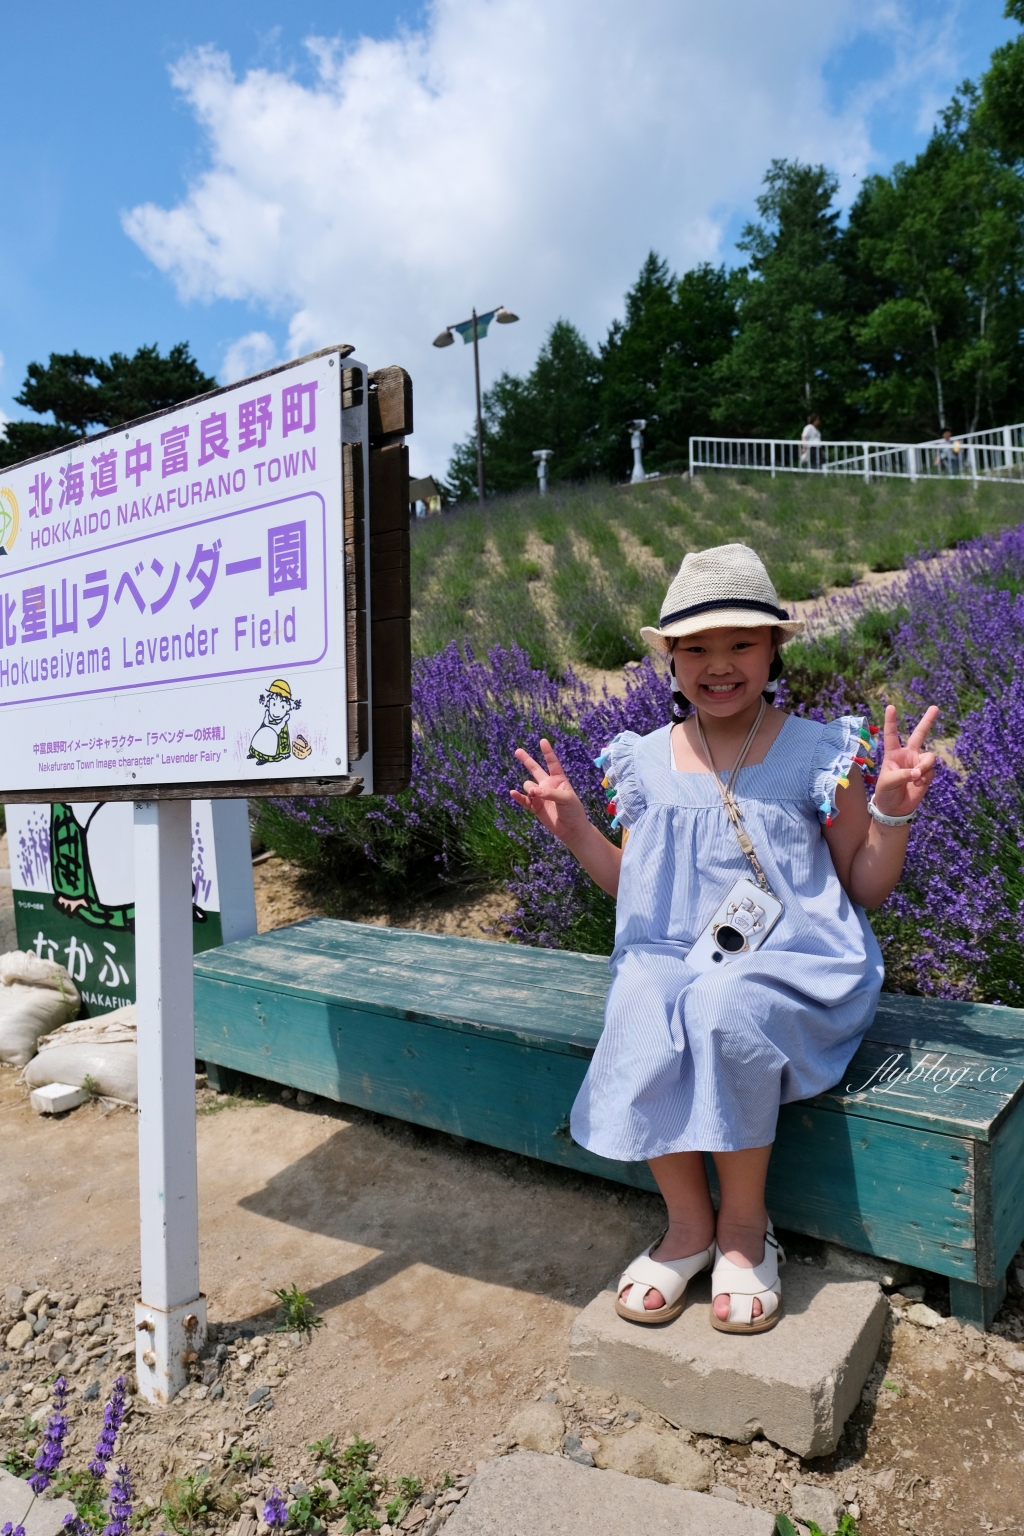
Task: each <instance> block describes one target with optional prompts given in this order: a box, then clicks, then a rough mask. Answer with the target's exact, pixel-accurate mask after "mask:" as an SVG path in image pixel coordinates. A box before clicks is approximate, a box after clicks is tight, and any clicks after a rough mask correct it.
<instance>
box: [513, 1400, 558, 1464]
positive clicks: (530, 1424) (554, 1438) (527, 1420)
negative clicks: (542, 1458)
mask: <svg viewBox="0 0 1024 1536" xmlns="http://www.w3.org/2000/svg"><path fill="white" fill-rule="evenodd" d="M508 1433H509V1439H510V1440H514V1441H515V1443H516V1444H517V1445H518V1446H520V1447H521V1449H522V1450H524V1451H540V1452H541V1453H542V1454H544V1455H548V1456H550V1455H552V1454H553V1453H554V1452H555V1451H557V1450H558V1448H559V1446H560V1445H561V1443H562V1436H563V1435H564V1434H565V1420H564V1419H563V1417H562V1410H561V1408H559V1406H558V1404H557V1403H528V1404H527V1406H526V1407H525V1408H521V1409H520V1410H519V1412H518V1413H517V1414H516V1416H515V1418H514V1419H513V1420H512V1422H511V1424H510V1425H509V1430H508Z"/></svg>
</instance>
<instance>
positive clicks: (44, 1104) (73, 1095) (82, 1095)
mask: <svg viewBox="0 0 1024 1536" xmlns="http://www.w3.org/2000/svg"><path fill="white" fill-rule="evenodd" d="M88 1097H89V1095H88V1093H87V1092H86V1090H85V1089H84V1088H72V1087H71V1086H70V1084H68V1083H47V1085H46V1087H45V1088H33V1090H32V1092H31V1093H30V1094H29V1096H28V1101H29V1103H30V1104H31V1106H32V1108H33V1109H34V1110H35V1112H36V1114H37V1115H62V1114H64V1112H65V1110H68V1109H77V1108H78V1106H79V1104H84V1103H85V1101H86V1099H87V1098H88Z"/></svg>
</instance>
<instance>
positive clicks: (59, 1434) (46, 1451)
mask: <svg viewBox="0 0 1024 1536" xmlns="http://www.w3.org/2000/svg"><path fill="white" fill-rule="evenodd" d="M67 1391H68V1384H67V1382H66V1381H65V1380H64V1377H63V1376H58V1377H57V1380H56V1381H55V1382H54V1384H53V1412H52V1413H51V1414H50V1417H49V1418H48V1419H47V1421H46V1429H45V1431H44V1433H43V1443H42V1445H41V1446H40V1447H39V1451H38V1453H37V1455H36V1459H35V1463H34V1465H35V1469H36V1470H35V1471H34V1472H33V1474H32V1476H31V1477H30V1478H29V1480H28V1485H29V1487H30V1488H31V1489H32V1492H33V1493H43V1492H45V1490H46V1489H47V1488H49V1486H50V1479H51V1475H52V1474H53V1473H54V1472H56V1470H57V1468H58V1467H59V1466H60V1464H61V1461H62V1460H63V1457H64V1436H65V1435H66V1434H67V1432H68V1420H67V1414H66V1412H65V1409H66V1408H67V1406H68V1398H67Z"/></svg>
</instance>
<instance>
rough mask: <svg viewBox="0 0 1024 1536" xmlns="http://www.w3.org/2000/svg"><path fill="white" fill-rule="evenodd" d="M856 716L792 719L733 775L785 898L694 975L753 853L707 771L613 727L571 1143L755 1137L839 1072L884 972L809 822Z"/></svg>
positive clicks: (654, 1147)
mask: <svg viewBox="0 0 1024 1536" xmlns="http://www.w3.org/2000/svg"><path fill="white" fill-rule="evenodd" d="M862 724H863V721H862V720H861V719H860V718H859V717H854V716H846V717H843V718H842V719H839V720H833V721H832V722H831V723H830V724H828V725H820V724H818V723H817V722H816V721H814V720H805V719H802V718H800V717H799V716H796V715H790V716H789V717H788V719H787V720H786V723H785V725H784V726H783V728H782V730H781V732H780V733H779V735H778V736H777V737H776V739H775V741H774V742H773V743H772V745H771V747H770V748H769V750H768V753H767V756H766V757H765V759H764V761H763V762H761V763H757V764H754V765H753V766H748V767H745V768H742V769H741V770H740V773H739V777H738V780H737V783H736V785H735V786H734V787H735V790H736V797H737V799H738V801H739V803H740V807H741V809H742V811H743V819H744V825H745V827H746V829H747V831H748V832H749V834H750V837H751V839H752V841H753V844H754V848H755V850H756V852H757V855H758V858H759V859H760V861H761V864H762V865H763V867H764V870H765V873H766V874H767V876H768V880H769V883H770V884H771V887H772V889H773V891H774V892H775V894H776V896H778V898H779V900H780V901H781V902H782V903H783V906H784V910H783V913H782V916H781V917H780V918H779V921H778V922H777V924H776V925H775V927H774V928H773V929H772V931H771V933H770V934H769V935H768V937H767V938H766V939H765V941H764V943H763V944H762V945H761V947H760V948H759V949H757V950H755V951H754V953H753V954H749V955H741V956H740V957H739V958H738V959H736V960H735V961H733V962H731V963H730V964H729V965H728V966H723V967H722V968H721V969H720V970H719V969H716V970H715V971H714V972H711V973H707V974H702V975H698V974H696V973H695V972H693V971H692V970H690V969H689V968H688V966H687V964H686V955H687V951H688V950H689V948H690V946H691V945H692V944H693V942H694V940H695V939H696V938H697V935H698V934H699V933H700V932H701V930H702V929H703V928H704V927H705V925H706V924H707V923H708V922H709V921H710V919H711V917H712V916H713V914H714V912H715V911H716V909H717V908H718V906H719V905H720V903H721V901H722V899H723V897H724V896H725V895H726V894H727V893H728V891H729V890H730V889H731V887H732V886H733V885H734V883H735V882H736V880H738V879H740V878H742V877H744V876H747V877H750V866H749V865H748V863H747V861H746V859H745V858H744V857H743V854H742V853H741V851H740V848H739V844H738V843H737V841H736V834H735V832H734V831H733V828H732V826H731V824H730V822H729V819H728V817H727V816H726V813H725V809H724V807H723V805H722V801H721V798H720V796H719V793H718V790H717V789H716V787H715V785H714V783H713V782H712V778H711V775H710V773H682V772H680V771H679V770H678V769H677V768H676V767H675V766H674V763H673V759H672V743H671V740H670V731H671V727H670V726H664V727H663V728H662V729H661V730H658V731H654V732H653V733H652V734H651V735H650V736H637V735H635V734H634V733H633V732H631V731H626V732H624V733H623V734H622V735H620V736H617V737H616V738H615V740H614V742H613V743H612V746H611V758H610V767H609V769H608V770H607V771H608V776H609V779H610V780H611V782H612V783H613V784H614V785H615V787H616V796H615V798H616V802H617V806H618V815H619V816H620V818H621V820H622V822H623V824H624V825H625V826H626V827H628V828H629V839H628V841H627V844H626V849H625V852H624V854H623V859H622V874H621V879H620V882H619V894H618V904H617V914H616V930H615V949H614V952H613V954H612V958H611V972H612V984H611V988H610V990H609V993H608V1002H607V1006H606V1010H605V1024H604V1031H603V1033H602V1035H601V1039H600V1041H599V1043H598V1046H597V1050H596V1051H595V1053H594V1059H593V1061H592V1063H591V1066H590V1070H589V1071H588V1073H587V1076H586V1079H585V1080H584V1083H583V1086H582V1087H581V1089H580V1091H579V1094H578V1096H577V1099H576V1103H575V1104H574V1106H573V1111H572V1121H571V1124H572V1134H573V1139H574V1140H575V1141H576V1142H578V1143H579V1145H580V1146H582V1147H586V1148H587V1149H588V1150H589V1151H591V1152H595V1153H597V1154H598V1155H599V1156H601V1157H610V1158H615V1159H617V1160H620V1161H623V1162H638V1161H642V1160H643V1159H646V1158H650V1157H661V1156H663V1155H664V1154H665V1153H667V1152H688V1151H702V1152H737V1151H741V1150H742V1149H744V1148H747V1147H763V1146H767V1145H768V1144H769V1142H771V1141H773V1140H774V1139H775V1125H776V1120H777V1118H778V1112H779V1105H780V1104H788V1103H790V1102H791V1101H792V1100H794V1099H805V1098H810V1097H811V1096H812V1095H813V1094H816V1093H821V1092H823V1091H824V1089H826V1088H829V1087H831V1086H832V1085H833V1084H834V1083H836V1082H838V1080H839V1078H840V1077H841V1076H842V1074H843V1071H844V1070H845V1068H846V1066H847V1064H848V1063H849V1061H850V1058H851V1057H852V1056H853V1053H854V1051H855V1050H856V1049H857V1046H858V1045H859V1043H860V1040H861V1038H862V1036H863V1034H864V1032H865V1030H866V1029H867V1027H868V1025H869V1024H870V1022H871V1019H872V1017H873V1015H874V1011H875V1006H876V1003H877V1001H878V994H879V992H880V991H881V986H882V977H883V974H884V972H883V965H882V956H881V953H880V951H879V948H878V945H877V943H876V941H875V937H874V934H873V933H872V931H871V928H870V926H869V924H868V921H867V918H866V917H865V915H864V911H863V909H862V908H861V907H858V906H857V905H856V904H855V903H854V902H852V901H851V900H850V898H849V897H848V896H847V894H846V892H845V891H844V890H843V888H842V886H841V885H840V883H839V880H838V877H837V875H836V872H835V868H834V866H833V864H832V856H831V854H830V853H829V850H828V845H827V844H826V842H825V840H824V838H823V836H822V834H821V826H820V822H819V815H821V812H820V810H819V808H820V807H821V806H822V805H823V803H824V802H825V801H826V800H827V801H828V803H829V804H830V805H831V806H832V807H834V806H835V790H836V785H837V783H838V781H839V779H840V778H844V777H845V776H846V774H847V773H848V771H849V768H850V764H851V761H852V759H853V757H854V756H855V755H856V754H857V753H858V750H859V747H858V735H859V732H860V729H861V727H862ZM723 777H724V776H723Z"/></svg>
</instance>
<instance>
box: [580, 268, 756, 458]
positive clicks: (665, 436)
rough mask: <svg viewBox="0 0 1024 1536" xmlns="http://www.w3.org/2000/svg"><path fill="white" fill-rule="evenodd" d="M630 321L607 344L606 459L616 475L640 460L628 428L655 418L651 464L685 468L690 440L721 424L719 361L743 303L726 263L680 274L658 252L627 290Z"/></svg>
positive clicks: (648, 442) (647, 449) (648, 446)
mask: <svg viewBox="0 0 1024 1536" xmlns="http://www.w3.org/2000/svg"><path fill="white" fill-rule="evenodd" d="M625 311H626V312H625V318H624V319H623V320H616V321H614V322H613V323H612V326H611V329H610V330H609V332H608V339H607V340H606V341H605V343H604V345H603V346H602V348H601V392H600V394H601V462H602V467H603V468H604V470H605V472H606V473H607V474H609V475H610V476H611V477H612V478H613V479H624V478H626V477H627V476H628V474H629V470H630V466H631V464H632V454H631V450H630V447H629V436H628V432H627V427H628V423H629V422H630V421H632V420H635V419H638V418H639V419H641V420H644V421H646V422H647V428H646V432H645V445H644V460H645V463H646V464H647V466H648V468H649V469H658V470H671V469H684V468H686V467H687V465H688V455H689V438H690V437H691V436H697V435H701V434H707V433H709V432H710V431H711V430H712V428H713V423H712V408H713V406H714V403H715V399H716V386H715V384H714V379H713V368H714V365H715V363H717V362H718V361H719V359H720V358H722V357H723V356H724V355H725V353H726V352H727V351H728V350H729V347H730V346H731V344H732V335H733V329H734V326H735V306H734V304H733V302H732V299H731V296H730V293H729V280H728V278H727V276H726V272H725V268H724V267H718V268H716V267H712V266H710V265H708V264H705V265H703V266H699V267H696V268H695V269H694V270H693V271H692V272H686V273H684V274H683V276H682V277H681V278H676V277H674V276H673V275H672V274H671V273H670V272H669V269H668V265H667V263H666V262H664V261H663V260H662V259H661V257H659V256H658V255H656V253H655V252H654V251H651V252H650V254H649V255H648V257H647V259H646V261H645V262H644V264H643V266H642V267H641V269H640V275H639V277H638V278H637V280H636V282H635V283H634V285H633V287H632V288H631V289H630V290H629V292H628V293H627V294H626V303H625Z"/></svg>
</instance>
